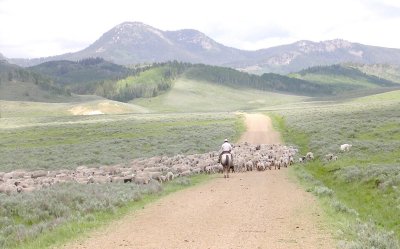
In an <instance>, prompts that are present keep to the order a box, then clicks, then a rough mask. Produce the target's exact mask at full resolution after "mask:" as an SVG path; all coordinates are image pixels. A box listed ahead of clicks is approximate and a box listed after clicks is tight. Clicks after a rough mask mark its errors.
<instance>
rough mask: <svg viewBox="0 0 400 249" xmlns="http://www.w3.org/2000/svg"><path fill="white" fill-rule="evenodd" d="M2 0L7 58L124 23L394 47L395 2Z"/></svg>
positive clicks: (228, 40)
mask: <svg viewBox="0 0 400 249" xmlns="http://www.w3.org/2000/svg"><path fill="white" fill-rule="evenodd" d="M0 1H1V4H0V52H1V53H3V54H4V55H6V56H7V57H16V56H17V55H18V56H23V57H36V56H49V55H54V54H60V53H64V52H73V51H76V50H79V49H83V48H85V47H87V46H88V45H90V44H91V43H93V42H94V41H95V40H96V39H98V38H99V37H100V36H101V35H102V34H103V33H105V32H106V31H108V30H109V29H111V28H113V27H114V26H116V25H118V24H120V23H122V22H125V21H139V22H143V23H146V24H148V25H151V26H153V27H155V28H158V29H161V30H178V29H184V28H192V29H197V30H199V31H201V32H203V33H205V34H206V35H208V36H210V37H211V38H212V39H214V40H216V41H218V42H220V43H223V44H224V45H227V46H231V47H236V48H241V49H251V50H253V49H260V48H266V47H270V46H275V45H280V44H284V43H291V42H294V41H297V40H313V41H321V40H326V39H334V38H343V39H346V40H351V41H355V42H360V43H365V44H372V45H380V46H391V47H399V46H400V45H399V44H400V37H397V35H396V34H394V31H393V27H397V26H398V25H399V18H400V1H398V0H379V1H378V0H327V1H320V0H302V1H297V0H280V1H276V0H246V1H245V2H243V1H228V0H218V1H215V0H203V1H182V0H169V1H164V0H146V1H131V0H113V1H106V0H100V1H95V0H85V1H81V0H68V1H66V0H57V1H54V0H35V1H31V0H0ZM21 6H23V8H22V7H21Z"/></svg>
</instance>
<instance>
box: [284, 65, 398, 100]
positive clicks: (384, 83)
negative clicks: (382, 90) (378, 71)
mask: <svg viewBox="0 0 400 249" xmlns="http://www.w3.org/2000/svg"><path fill="white" fill-rule="evenodd" d="M289 76H290V77H292V78H297V79H302V80H305V81H310V82H313V83H315V84H319V85H320V87H321V88H330V89H331V91H332V93H333V94H340V93H346V92H348V91H354V90H361V89H369V88H377V87H395V86H398V84H396V83H394V82H392V81H390V80H387V79H384V78H379V77H376V76H374V75H369V74H366V73H364V72H362V71H360V70H359V69H357V68H354V67H349V66H346V65H332V66H318V67H312V68H308V69H305V70H302V71H300V72H298V73H293V74H290V75H289Z"/></svg>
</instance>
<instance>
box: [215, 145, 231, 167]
mask: <svg viewBox="0 0 400 249" xmlns="http://www.w3.org/2000/svg"><path fill="white" fill-rule="evenodd" d="M231 151H232V145H231V144H230V143H229V142H228V139H225V140H224V143H223V144H222V146H221V153H220V154H219V158H218V163H220V162H221V157H222V155H223V154H226V153H229V154H230V153H231Z"/></svg>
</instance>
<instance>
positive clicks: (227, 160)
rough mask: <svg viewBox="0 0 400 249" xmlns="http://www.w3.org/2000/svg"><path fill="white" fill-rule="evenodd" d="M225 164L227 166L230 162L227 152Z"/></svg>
mask: <svg viewBox="0 0 400 249" xmlns="http://www.w3.org/2000/svg"><path fill="white" fill-rule="evenodd" d="M225 164H226V166H229V165H230V164H231V162H230V160H229V155H228V154H226V155H225Z"/></svg>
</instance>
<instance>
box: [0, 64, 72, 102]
mask: <svg viewBox="0 0 400 249" xmlns="http://www.w3.org/2000/svg"><path fill="white" fill-rule="evenodd" d="M70 97H71V94H70V93H69V92H68V91H67V90H65V89H64V88H62V87H59V86H57V85H55V84H54V83H53V81H52V79H51V78H49V77H46V76H43V75H41V74H38V73H35V72H32V71H30V70H27V69H24V68H21V67H19V66H16V65H11V64H9V63H7V62H6V61H0V100H18V101H42V102H58V101H65V100H67V99H69V98H70Z"/></svg>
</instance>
